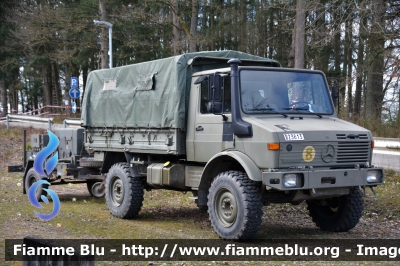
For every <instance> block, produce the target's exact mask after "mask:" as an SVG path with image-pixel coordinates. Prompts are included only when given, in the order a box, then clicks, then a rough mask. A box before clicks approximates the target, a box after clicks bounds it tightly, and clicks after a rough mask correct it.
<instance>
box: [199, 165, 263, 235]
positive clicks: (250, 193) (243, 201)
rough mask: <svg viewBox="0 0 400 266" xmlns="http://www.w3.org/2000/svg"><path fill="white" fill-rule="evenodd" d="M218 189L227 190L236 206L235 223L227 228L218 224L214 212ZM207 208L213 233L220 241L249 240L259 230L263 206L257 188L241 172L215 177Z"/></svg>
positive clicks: (224, 173) (225, 173)
mask: <svg viewBox="0 0 400 266" xmlns="http://www.w3.org/2000/svg"><path fill="white" fill-rule="evenodd" d="M220 188H228V189H229V190H230V191H231V193H232V194H233V195H234V196H235V198H236V202H237V204H238V214H237V218H236V221H235V223H234V224H233V225H232V226H231V227H229V228H225V227H223V226H222V225H221V224H220V223H219V222H218V218H217V217H216V213H215V210H214V197H215V195H216V193H217V192H218V190H219V189H220ZM207 206H208V214H209V219H210V221H211V224H212V226H213V228H214V231H215V232H216V233H217V234H218V236H219V237H220V238H222V239H230V240H244V239H251V238H254V236H255V235H256V233H257V231H258V230H259V229H260V225H261V222H262V220H261V218H262V215H263V212H262V207H263V204H262V197H261V194H260V190H259V186H258V185H257V183H256V182H254V181H252V180H250V179H249V178H248V176H247V174H245V173H243V172H239V171H227V172H222V173H220V174H219V175H217V176H216V177H215V179H214V180H213V182H212V184H211V187H210V190H209V194H208V202H207Z"/></svg>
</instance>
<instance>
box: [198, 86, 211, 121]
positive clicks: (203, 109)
mask: <svg viewBox="0 0 400 266" xmlns="http://www.w3.org/2000/svg"><path fill="white" fill-rule="evenodd" d="M209 101H210V100H209V99H208V79H205V80H203V82H201V84H200V113H202V114H207V113H208V112H207V103H208V102H209Z"/></svg>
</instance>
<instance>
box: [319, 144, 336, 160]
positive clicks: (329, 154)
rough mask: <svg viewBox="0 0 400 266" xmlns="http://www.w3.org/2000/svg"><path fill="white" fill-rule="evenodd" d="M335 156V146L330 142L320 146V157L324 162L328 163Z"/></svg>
mask: <svg viewBox="0 0 400 266" xmlns="http://www.w3.org/2000/svg"><path fill="white" fill-rule="evenodd" d="M334 157H335V147H333V146H332V145H331V144H328V145H325V146H324V147H323V148H322V153H321V158H322V160H323V161H324V162H326V163H329V162H331V161H332V160H333V158H334Z"/></svg>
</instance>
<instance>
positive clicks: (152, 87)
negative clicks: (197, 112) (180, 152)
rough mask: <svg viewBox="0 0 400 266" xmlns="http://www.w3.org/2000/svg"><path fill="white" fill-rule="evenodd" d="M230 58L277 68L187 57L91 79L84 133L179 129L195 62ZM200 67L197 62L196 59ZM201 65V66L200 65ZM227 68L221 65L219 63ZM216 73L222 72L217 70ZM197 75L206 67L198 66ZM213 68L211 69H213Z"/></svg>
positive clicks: (129, 67)
mask: <svg viewBox="0 0 400 266" xmlns="http://www.w3.org/2000/svg"><path fill="white" fill-rule="evenodd" d="M204 57H213V58H226V59H227V60H226V62H227V61H228V59H231V58H239V59H243V60H245V59H248V60H257V61H265V62H271V63H274V64H275V66H279V63H277V62H276V61H273V60H269V59H266V58H263V57H258V56H253V55H250V54H246V53H241V52H236V51H216V52H198V53H188V54H183V55H179V56H174V57H169V58H165V59H160V60H155V61H149V62H144V63H139V64H134V65H127V66H122V67H116V68H112V69H102V70H95V71H92V72H90V73H89V75H88V78H87V83H86V88H85V95H84V98H83V102H82V116H81V123H82V125H83V126H84V127H105V126H106V127H114V126H115V127H122V128H125V127H128V128H136V127H141V128H143V127H145V128H182V129H185V126H186V115H185V114H186V111H187V108H188V106H187V103H186V102H187V100H188V99H189V93H190V91H189V90H190V78H191V75H192V73H193V72H194V70H195V69H196V66H194V65H195V63H193V65H192V66H190V65H188V61H189V60H190V59H193V58H195V60H196V59H198V58H204ZM199 60H200V61H201V59H199ZM200 61H199V62H200ZM223 62H224V64H225V65H223V66H222V67H227V66H228V65H227V64H226V62H225V60H224V61H223ZM218 67H220V66H218ZM197 68H198V69H199V70H206V69H207V66H204V65H201V63H198V66H197ZM209 68H215V64H214V65H213V67H210V66H209Z"/></svg>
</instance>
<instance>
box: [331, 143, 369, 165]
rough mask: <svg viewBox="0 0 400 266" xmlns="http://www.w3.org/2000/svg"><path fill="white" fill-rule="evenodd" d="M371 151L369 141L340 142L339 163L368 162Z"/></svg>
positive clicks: (337, 158) (338, 150) (337, 159)
mask: <svg viewBox="0 0 400 266" xmlns="http://www.w3.org/2000/svg"><path fill="white" fill-rule="evenodd" d="M369 151H370V143H369V142H339V143H338V148H337V156H336V162H337V163H364V162H368V159H369Z"/></svg>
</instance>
